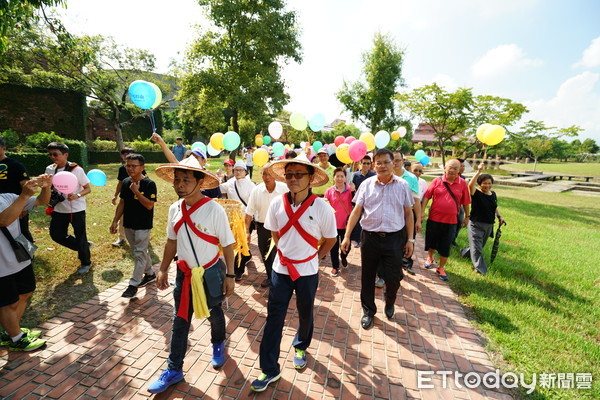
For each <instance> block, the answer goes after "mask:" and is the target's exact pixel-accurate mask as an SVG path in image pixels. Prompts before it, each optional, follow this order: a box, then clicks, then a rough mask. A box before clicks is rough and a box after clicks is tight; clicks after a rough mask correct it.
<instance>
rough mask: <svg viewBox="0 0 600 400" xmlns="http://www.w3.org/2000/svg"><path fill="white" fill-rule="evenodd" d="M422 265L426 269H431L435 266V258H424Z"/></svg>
mask: <svg viewBox="0 0 600 400" xmlns="http://www.w3.org/2000/svg"><path fill="white" fill-rule="evenodd" d="M423 266H424V267H425V268H427V269H431V268H433V267H434V266H435V260H431V261H429V260H425V262H424V263H423Z"/></svg>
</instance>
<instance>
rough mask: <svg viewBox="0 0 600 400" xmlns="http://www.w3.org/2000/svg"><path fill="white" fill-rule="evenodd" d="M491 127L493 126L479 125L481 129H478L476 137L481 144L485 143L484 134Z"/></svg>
mask: <svg viewBox="0 0 600 400" xmlns="http://www.w3.org/2000/svg"><path fill="white" fill-rule="evenodd" d="M490 126H492V124H481V125H479V128H477V132H476V134H475V136H477V140H479V141H480V142H482V143H484V142H483V133H484V132H485V130H486V129H487V128H489V127H490Z"/></svg>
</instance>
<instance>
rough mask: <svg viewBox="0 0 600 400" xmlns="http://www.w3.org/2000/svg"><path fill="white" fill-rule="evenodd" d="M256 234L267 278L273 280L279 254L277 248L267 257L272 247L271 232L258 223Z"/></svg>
mask: <svg viewBox="0 0 600 400" xmlns="http://www.w3.org/2000/svg"><path fill="white" fill-rule="evenodd" d="M256 233H257V235H258V251H260V255H261V257H262V260H263V263H264V264H265V269H266V270H267V278H268V279H271V273H272V272H273V261H275V255H276V254H277V246H274V247H273V250H271V253H269V256H268V257H267V253H268V252H269V248H270V247H271V241H272V240H273V239H272V238H271V231H270V230H268V229H265V225H264V224H263V223H261V222H258V221H257V222H256Z"/></svg>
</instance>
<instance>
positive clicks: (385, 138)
mask: <svg viewBox="0 0 600 400" xmlns="http://www.w3.org/2000/svg"><path fill="white" fill-rule="evenodd" d="M389 142H390V134H389V133H387V131H379V132H377V133H376V134H375V145H376V146H377V147H378V148H380V149H383V148H384V147H385V146H387V145H388V143H389Z"/></svg>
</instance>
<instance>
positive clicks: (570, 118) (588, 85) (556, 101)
mask: <svg viewBox="0 0 600 400" xmlns="http://www.w3.org/2000/svg"><path fill="white" fill-rule="evenodd" d="M599 80H600V74H598V73H592V72H589V71H586V72H583V73H581V74H579V75H576V76H574V77H572V78H569V79H567V80H566V81H565V82H563V83H562V84H561V85H560V87H559V88H558V90H557V92H556V95H555V96H554V97H553V98H552V99H550V100H536V101H530V102H523V103H524V104H525V106H527V108H528V109H529V110H530V113H529V114H527V115H525V117H524V119H533V120H541V121H544V122H545V123H546V125H548V126H557V127H560V128H565V127H568V126H571V125H578V126H580V127H582V128H584V129H585V131H584V132H582V133H581V134H580V135H581V137H583V138H587V137H590V138H594V139H596V140H597V141H600V113H599V112H598V110H600V94H599V93H600V92H599V90H598V89H595V86H596V84H597V83H598V81H599Z"/></svg>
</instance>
